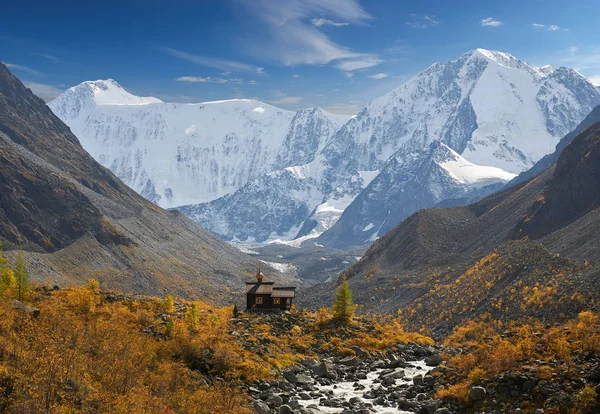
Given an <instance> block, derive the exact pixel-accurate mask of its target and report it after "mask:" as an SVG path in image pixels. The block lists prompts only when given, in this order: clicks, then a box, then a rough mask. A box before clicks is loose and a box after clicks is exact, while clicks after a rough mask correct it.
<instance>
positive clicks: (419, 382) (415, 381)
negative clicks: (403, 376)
mask: <svg viewBox="0 0 600 414" xmlns="http://www.w3.org/2000/svg"><path fill="white" fill-rule="evenodd" d="M413 384H414V385H423V375H421V374H419V375H415V376H414V377H413Z"/></svg>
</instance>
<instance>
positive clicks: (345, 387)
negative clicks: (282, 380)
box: [299, 361, 431, 414]
mask: <svg viewBox="0 0 600 414" xmlns="http://www.w3.org/2000/svg"><path fill="white" fill-rule="evenodd" d="M409 364H410V365H411V366H410V367H407V368H404V377H403V378H401V379H397V380H396V385H401V384H412V381H413V378H414V377H415V376H416V375H419V374H420V375H425V374H426V373H428V372H429V371H430V370H431V368H430V367H428V366H427V365H425V361H415V362H410V363H409ZM383 371H384V369H377V370H375V371H371V372H369V373H368V374H367V379H363V380H356V381H348V382H336V383H334V384H332V385H318V384H317V385H316V386H317V388H318V389H319V391H321V392H323V393H324V394H328V393H329V392H333V396H334V397H335V398H339V399H343V400H345V401H350V399H351V398H353V397H358V398H360V399H361V400H363V401H364V402H366V403H368V402H372V400H368V399H366V398H364V397H363V395H364V393H366V392H367V391H369V390H371V388H372V387H373V386H375V385H377V384H378V382H375V381H376V380H377V378H379V375H381V373H382V372H383ZM356 383H358V384H361V385H363V386H364V387H365V388H364V389H358V390H357V389H355V387H354V384H356ZM334 386H335V387H334ZM361 388H362V387H361ZM319 400H320V398H315V399H311V400H301V401H299V403H300V405H302V406H304V407H307V406H309V405H311V404H314V405H316V406H318V407H319V411H321V412H323V413H340V412H342V411H344V408H334V407H324V406H320V405H319ZM373 409H374V410H375V412H377V413H381V414H413V413H412V412H411V411H403V410H400V409H398V408H394V407H381V406H378V405H373Z"/></svg>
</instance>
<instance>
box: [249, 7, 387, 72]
mask: <svg viewBox="0 0 600 414" xmlns="http://www.w3.org/2000/svg"><path fill="white" fill-rule="evenodd" d="M239 1H240V2H241V4H242V5H244V6H246V7H247V10H248V11H249V12H250V13H252V14H254V15H255V17H256V18H258V19H260V20H261V21H262V22H263V23H264V24H265V27H266V28H267V31H268V33H269V35H268V36H262V37H260V38H256V37H255V38H252V39H249V40H248V46H247V48H248V50H250V51H251V52H253V54H254V55H256V56H259V57H261V58H265V59H270V60H276V61H279V62H281V63H282V64H284V65H288V66H291V65H300V64H305V65H326V64H329V63H331V62H335V65H336V67H337V68H339V69H341V70H344V71H346V70H358V69H364V68H367V67H372V66H375V65H378V64H379V63H381V62H382V60H381V59H379V58H378V57H377V56H376V55H374V54H371V53H358V52H355V51H353V50H351V49H350V48H348V47H345V46H342V45H340V44H338V43H336V42H334V41H332V40H331V39H329V38H328V37H327V36H326V35H325V34H324V33H323V32H321V31H320V30H319V28H318V27H321V26H323V25H325V24H329V23H325V22H322V21H321V20H323V21H325V20H327V21H331V22H335V21H338V20H341V21H343V22H346V23H347V24H358V25H364V24H365V23H366V22H367V21H368V20H370V19H371V18H372V17H371V15H370V14H369V13H367V12H366V11H365V10H364V9H363V8H362V7H361V6H360V4H359V3H358V1H357V0H302V1H300V0H289V1H281V0H254V1H251V2H250V1H243V0H239ZM315 15H320V16H323V17H320V18H315ZM310 19H312V20H314V21H311V20H310ZM314 22H318V23H319V24H320V26H318V27H317V26H316V25H315V23H314Z"/></svg>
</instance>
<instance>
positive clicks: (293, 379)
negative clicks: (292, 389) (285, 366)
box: [283, 370, 298, 384]
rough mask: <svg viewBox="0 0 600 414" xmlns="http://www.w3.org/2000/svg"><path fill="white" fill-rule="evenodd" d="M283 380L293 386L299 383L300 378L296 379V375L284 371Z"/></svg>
mask: <svg viewBox="0 0 600 414" xmlns="http://www.w3.org/2000/svg"><path fill="white" fill-rule="evenodd" d="M283 378H285V379H286V380H287V381H288V382H290V383H292V384H297V383H298V377H296V374H294V373H293V372H292V371H290V370H285V371H283Z"/></svg>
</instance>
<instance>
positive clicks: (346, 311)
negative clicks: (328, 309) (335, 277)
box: [333, 274, 356, 323]
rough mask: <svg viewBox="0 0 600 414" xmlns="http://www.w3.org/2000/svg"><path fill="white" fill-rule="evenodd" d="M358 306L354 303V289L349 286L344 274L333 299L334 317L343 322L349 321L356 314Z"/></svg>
mask: <svg viewBox="0 0 600 414" xmlns="http://www.w3.org/2000/svg"><path fill="white" fill-rule="evenodd" d="M355 309H356V306H355V305H354V304H353V303H352V291H351V290H350V287H349V286H348V279H346V275H345V274H344V275H342V281H341V283H340V286H339V287H338V288H337V290H336V292H335V299H334V301H333V319H335V320H338V321H340V322H343V323H348V322H350V320H351V319H352V316H354V311H355Z"/></svg>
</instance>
